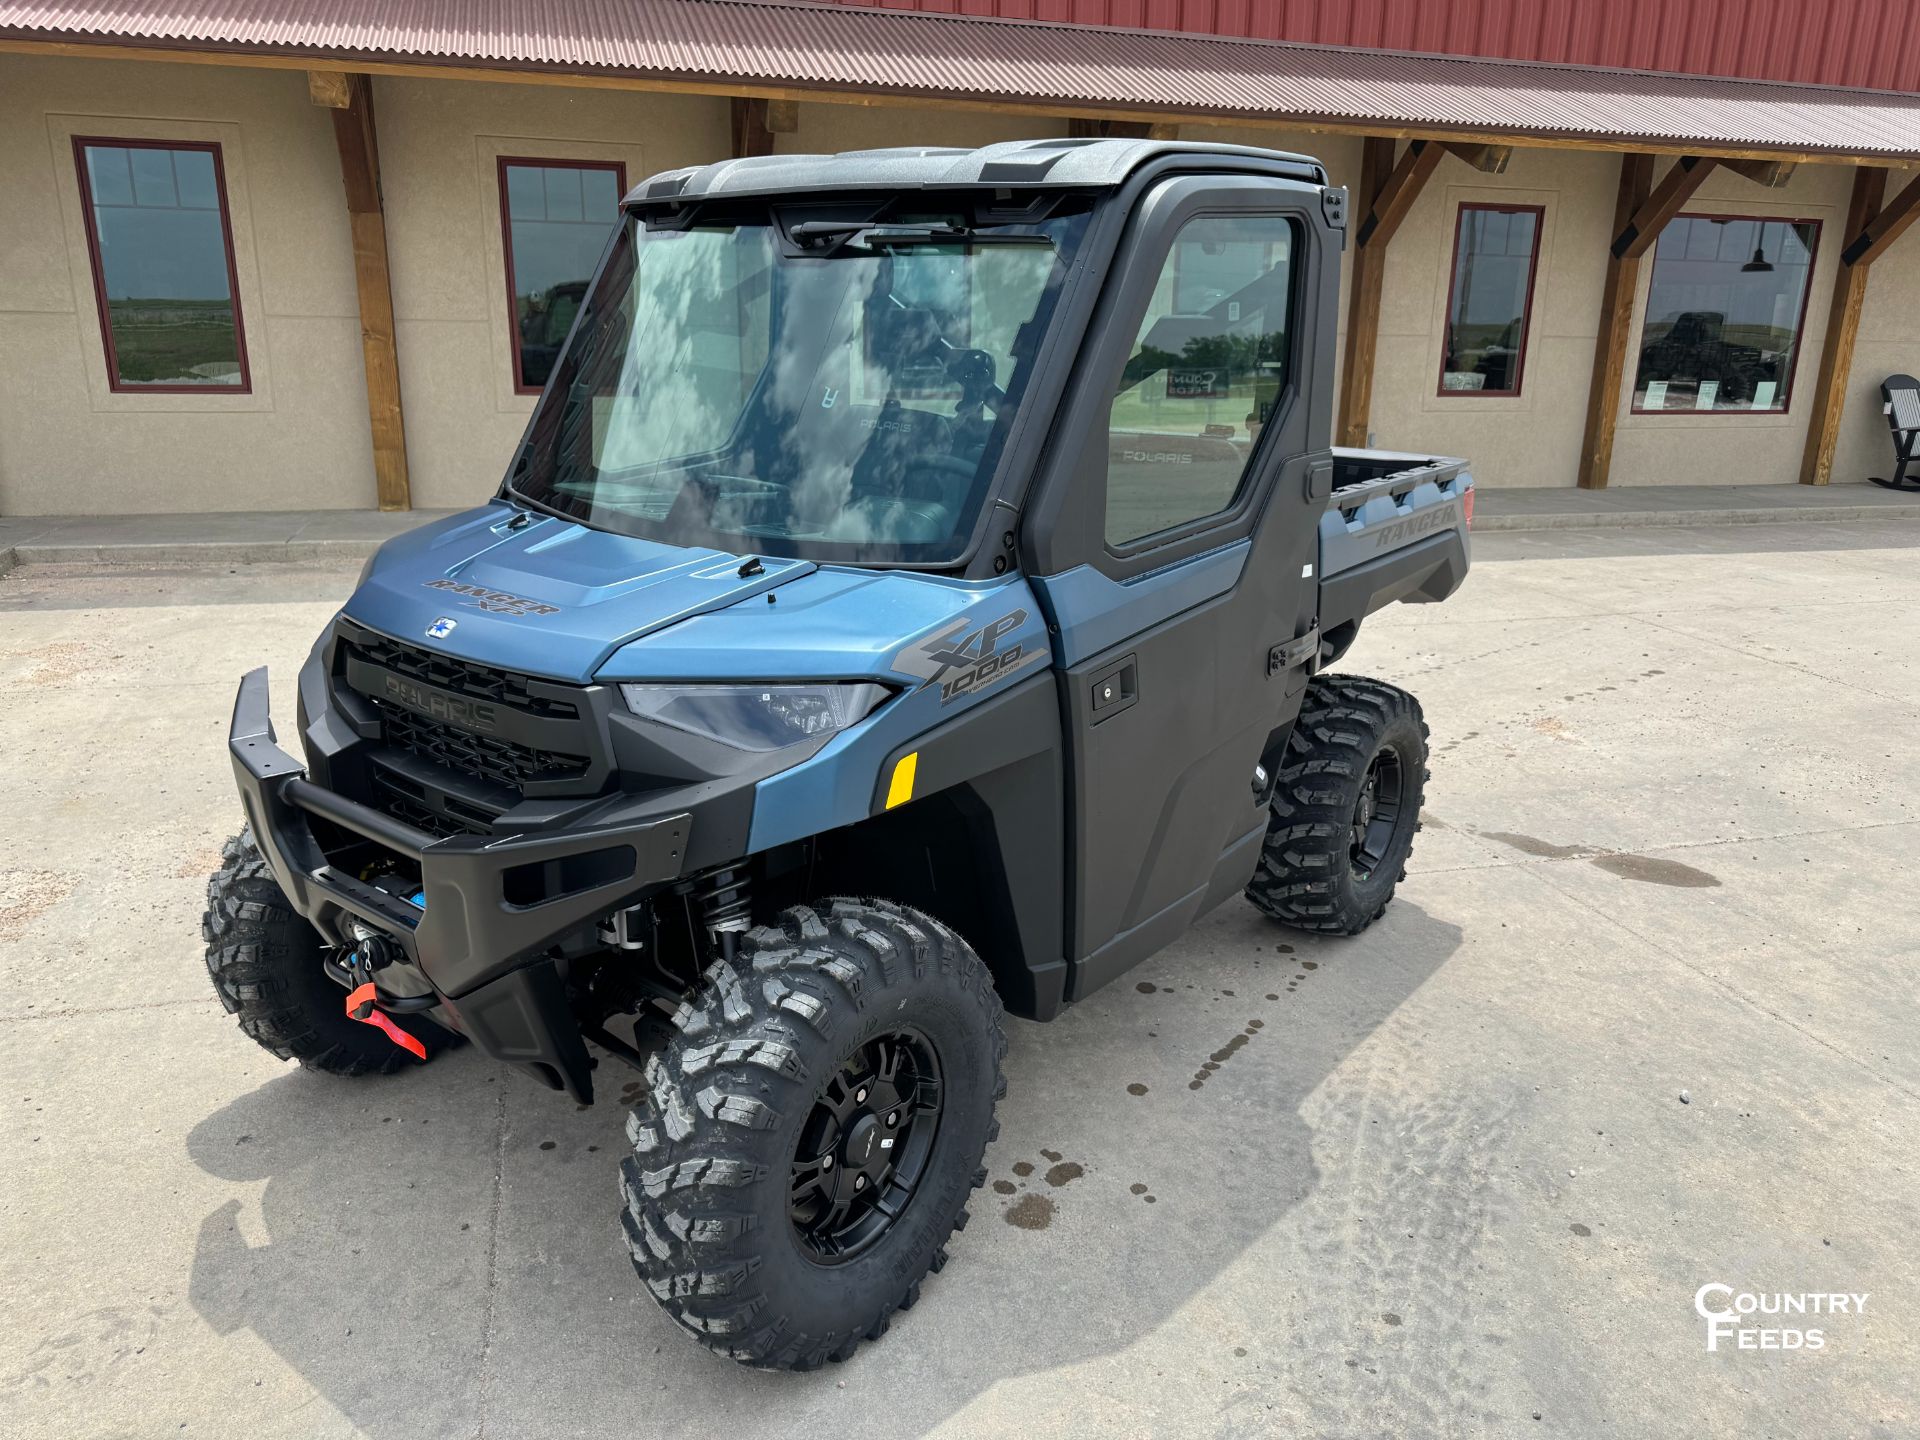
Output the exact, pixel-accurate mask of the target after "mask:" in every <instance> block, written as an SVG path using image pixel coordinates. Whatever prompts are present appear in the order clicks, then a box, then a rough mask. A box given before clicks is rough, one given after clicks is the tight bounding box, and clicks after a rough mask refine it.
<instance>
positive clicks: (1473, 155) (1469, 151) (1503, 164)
mask: <svg viewBox="0 0 1920 1440" xmlns="http://www.w3.org/2000/svg"><path fill="white" fill-rule="evenodd" d="M1447 153H1448V154H1449V155H1451V156H1453V157H1454V158H1455V159H1457V160H1464V161H1466V162H1467V164H1469V165H1471V166H1472V167H1473V168H1474V169H1476V170H1478V171H1480V172H1481V173H1482V174H1484V175H1504V174H1506V173H1507V163H1508V162H1509V161H1510V160H1512V159H1513V147H1512V146H1511V145H1462V144H1460V143H1459V142H1457V141H1449V142H1448V144H1447Z"/></svg>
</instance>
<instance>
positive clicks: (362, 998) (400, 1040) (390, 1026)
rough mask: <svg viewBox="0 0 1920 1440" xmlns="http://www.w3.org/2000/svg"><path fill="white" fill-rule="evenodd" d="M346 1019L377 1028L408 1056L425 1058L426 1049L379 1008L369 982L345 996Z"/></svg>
mask: <svg viewBox="0 0 1920 1440" xmlns="http://www.w3.org/2000/svg"><path fill="white" fill-rule="evenodd" d="M347 1018H348V1019H349V1020H358V1021H359V1022H360V1023H361V1024H362V1025H373V1026H377V1027H378V1028H379V1029H381V1030H382V1031H384V1032H385V1033H386V1037H387V1038H388V1039H389V1040H391V1041H393V1043H394V1044H396V1045H398V1046H399V1047H400V1048H401V1049H402V1050H405V1051H406V1052H407V1053H408V1054H410V1055H413V1056H414V1057H415V1058H416V1059H420V1060H424V1059H426V1058H427V1047H426V1046H424V1045H422V1044H421V1043H420V1042H419V1041H418V1040H416V1039H415V1038H414V1037H413V1036H411V1035H409V1034H408V1033H407V1032H406V1031H404V1030H402V1029H401V1028H400V1027H399V1026H398V1025H396V1024H394V1023H393V1021H392V1020H390V1019H389V1018H388V1017H387V1012H386V1011H384V1010H382V1009H381V1008H380V991H379V988H378V987H377V986H375V984H374V983H373V982H372V981H371V980H369V981H367V983H366V984H364V985H362V986H361V987H360V988H359V989H358V990H355V991H354V992H353V993H352V994H350V995H349V996H347Z"/></svg>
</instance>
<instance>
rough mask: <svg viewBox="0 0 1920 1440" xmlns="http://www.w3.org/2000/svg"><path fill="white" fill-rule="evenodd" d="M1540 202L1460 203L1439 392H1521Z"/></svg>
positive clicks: (1536, 253)
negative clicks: (1534, 203)
mask: <svg viewBox="0 0 1920 1440" xmlns="http://www.w3.org/2000/svg"><path fill="white" fill-rule="evenodd" d="M1542 213H1543V212H1542V211H1541V209H1540V207H1539V206H1537V205H1529V206H1500V205H1462V206H1461V207H1460V222H1459V227H1458V229H1457V230H1456V231H1455V233H1454V245H1453V283H1452V288H1451V289H1450V291H1449V292H1448V296H1447V341H1446V353H1445V355H1444V356H1443V357H1442V359H1441V364H1440V393H1441V394H1443V395H1446V394H1480V395H1518V394H1519V393H1520V372H1521V368H1522V362H1523V360H1524V359H1525V356H1526V349H1527V311H1528V307H1529V305H1530V304H1531V302H1532V299H1533V269H1534V261H1535V258H1536V256H1537V255H1538V252H1539V244H1540V217H1541V215H1542Z"/></svg>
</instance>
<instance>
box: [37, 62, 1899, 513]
mask: <svg viewBox="0 0 1920 1440" xmlns="http://www.w3.org/2000/svg"><path fill="white" fill-rule="evenodd" d="M374 95H375V105H376V109H377V112H378V117H379V127H380V140H381V149H382V161H383V167H384V179H385V194H386V204H387V218H388V229H389V251H390V258H391V264H392V273H393V295H394V308H395V314H396V324H397V335H398V347H399V356H400V378H401V392H402V399H403V403H404V406H405V411H406V421H407V442H408V444H407V449H408V457H409V462H410V467H411V472H412V482H413V495H414V502H415V504H417V505H419V506H423V507H437V506H459V505H467V504H472V503H475V502H477V501H479V500H481V499H483V498H484V497H485V496H487V495H488V494H490V493H491V492H492V490H493V488H494V487H495V485H496V484H497V483H498V481H499V478H500V474H501V471H502V469H503V467H504V464H505V462H506V459H507V456H508V454H509V453H510V451H511V449H512V446H513V444H514V442H515V441H516V439H517V438H518V436H519V435H520V433H521V430H522V428H523V427H524V425H525V422H526V417H527V415H528V413H529V411H530V410H531V408H532V404H533V401H532V399H531V397H528V396H522V395H517V394H515V393H514V390H513V382H512V367H511V361H510V355H509V349H508V347H509V344H510V339H511V328H510V319H509V315H508V304H507V298H506V285H505V276H504V263H503V257H502V253H501V233H500V210H499V193H498V181H497V169H496V162H497V160H498V157H500V156H501V155H503V154H510V155H517V156H527V157H534V158H552V159H582V160H619V161H621V162H623V163H624V164H625V166H626V170H627V177H628V180H629V182H630V183H631V182H635V181H638V180H639V179H641V178H643V177H644V176H646V175H647V174H649V173H651V172H653V171H656V170H661V169H667V168H670V167H673V166H677V165H683V164H689V163H697V162H702V161H706V160H711V159H716V158H719V157H721V156H723V155H724V154H725V152H726V148H727V141H728V108H727V102H726V101H725V99H723V98H720V97H705V96H674V95H660V94H647V93H642V92H621V91H612V90H599V89H588V88H578V89H576V88H566V87H552V86H534V85H518V84H498V85H493V84H476V83H469V82H456V81H436V80H425V79H417V80H416V79H387V78H381V79H377V80H376V81H375V85H374ZM798 117H799V129H798V130H797V131H796V132H793V133H788V134H781V135H778V136H776V137H775V143H776V147H777V148H778V149H779V150H781V151H795V150H809V151H833V150H843V149H857V148H865V147H872V146H881V145H890V144H946V145H964V144H983V143H987V142H989V141H995V140H1010V139H1019V138H1026V137H1033V136H1042V135H1056V134H1061V133H1063V132H1064V131H1065V130H1066V128H1067V122H1066V119H1065V117H1059V118H1050V117H1047V116H1025V115H994V114H990V113H986V112H970V111H942V110H938V109H932V108H912V107H896V106H865V105H835V104H824V103H805V104H802V105H800V106H799V107H798ZM76 133H91V134H102V135H110V136H118V137H126V138H155V139H166V138H174V139H186V140H217V141H218V142H219V143H220V144H221V146H222V151H223V157H224V161H225V169H226V179H227V190H228V201H229V209H230V214H231V219H232V225H233V241H234V260H235V268H236V272H237V275H238V285H239V298H240V303H241V306H242V312H243V317H244V321H245V326H246V335H247V345H248V356H249V360H250V362H251V369H252V373H253V382H254V383H253V393H252V394H250V395H245V396H236V395H212V394H209V395H150V394H148V395H138V394H136V395H116V394H113V393H111V392H110V390H109V388H108V384H107V377H106V366H105V358H104V353H103V349H102V345H101V338H100V333H99V331H100V327H99V319H98V315H97V312H96V308H95V304H94V298H93V290H92V278H91V271H90V268H89V265H88V259H87V251H86V244H85V237H84V230H83V224H82V218H81V209H80V197H79V191H78V186H77V183H76V177H75V175H74V167H73V158H72V148H71V144H70V139H71V136H72V135H74V134H76ZM1184 133H1185V134H1186V135H1187V136H1188V137H1189V138H1193V139H1204V140H1220V141H1231V142H1236V143H1243V144H1253V145H1263V146H1268V147H1272V148H1277V149H1284V150H1296V151H1301V152H1305V153H1307V154H1311V155H1315V156H1317V157H1318V158H1320V159H1321V160H1322V161H1324V162H1325V163H1326V164H1327V166H1328V168H1329V170H1330V171H1331V173H1332V177H1333V179H1334V181H1335V182H1336V183H1341V184H1346V185H1349V186H1351V185H1353V184H1354V183H1355V182H1356V181H1357V179H1358V172H1359V161H1360V148H1361V146H1360V141H1359V140H1358V139H1357V138H1354V137H1351V136H1332V135H1317V134H1310V133H1299V132H1288V131H1282V130H1275V129H1267V128H1259V127H1253V126H1212V127H1189V128H1188V129H1187V130H1186V131H1185V132H1184ZM0 136H4V137H5V142H4V143H0V196H3V197H5V203H0V375H3V376H4V377H5V383H4V384H0V511H4V512H6V513H12V514H35V513H56V512H66V513H74V512H79V513H100V512H122V513H125V512H145V511H189V510H227V509H292V508H299V509H307V508H323V507H359V506H367V505H370V504H372V503H373V499H374V489H373V475H372V460H371V453H370V446H369V442H368V436H367V415H366V400H365V393H364V386H363V378H362V366H361V359H360V348H359V340H358V312H357V306H356V303H355V294H354V279H353V267H352V259H351V251H350V246H349V240H348V234H347V224H346V214H345V207H344V200H343V196H342V193H341V187H340V176H339V165H338V160H337V157H336V154H335V150H334V142H333V132H332V125H331V121H330V117H329V115H328V113H327V112H326V111H324V110H322V109H320V108H319V107H316V106H314V105H313V104H311V102H310V101H309V100H308V98H307V93H306V83H305V79H304V76H303V75H301V74H300V73H299V72H295V71H273V70H243V69H221V68H218V67H213V66H200V65H164V64H136V63H128V62H113V61H94V60H81V59H43V58H27V57H18V56H0ZM1618 164H1619V161H1618V159H1617V157H1615V156H1613V155H1608V154H1600V153H1583V152H1578V151H1565V150H1537V149H1536V150H1527V149H1517V150H1516V151H1515V152H1514V156H1513V160H1512V163H1511V165H1510V167H1509V168H1508V171H1507V173H1506V174H1504V175H1498V176H1490V175H1483V174H1480V173H1478V172H1476V171H1473V170H1471V169H1469V168H1468V167H1467V166H1465V165H1464V164H1463V163H1461V162H1460V161H1458V160H1455V159H1452V158H1449V159H1447V160H1444V161H1443V162H1442V163H1441V167H1440V169H1439V170H1438V171H1437V172H1436V174H1435V175H1434V176H1433V177H1432V179H1431V180H1430V181H1429V183H1428V185H1427V187H1426V189H1425V191H1424V193H1423V194H1422V195H1421V197H1420V199H1419V201H1418V202H1417V203H1416V204H1415V206H1414V207H1413V209H1412V211H1411V212H1410V213H1409V215H1408V217H1407V219H1406V221H1405V223H1404V224H1403V226H1402V227H1401V230H1400V233H1399V234H1398V235H1397V236H1396V237H1395V239H1394V242H1393V245H1392V248H1391V249H1390V251H1389V253H1388V260H1387V269H1386V277H1385V284H1384V287H1383V296H1382V310H1381V337H1380V346H1379V360H1378V371H1377V374H1376V377H1375V384H1374V408H1373V415H1372V417H1371V428H1372V430H1373V434H1374V440H1375V443H1376V444H1379V445H1383V446H1391V447H1395V448H1406V449H1413V450H1426V451H1432V452H1436V453H1450V454H1459V455H1464V456H1466V457H1468V458H1469V459H1470V460H1471V461H1472V462H1473V465H1474V469H1475V473H1476V474H1477V476H1478V477H1479V478H1480V480H1481V482H1482V483H1484V484H1488V485H1570V484H1572V483H1573V481H1574V476H1575V473H1576V471H1577V467H1578V462H1579V450H1580V443H1581V435H1582V429H1583V426H1584V420H1585V410H1586V398H1587V388H1588V382H1589V376H1590V372H1591V367H1592V350H1593V340H1594V329H1595V324H1596V320H1597V312H1598V304H1599V295H1600V287H1601V283H1602V278H1603V275H1604V265H1605V252H1606V244H1607V240H1608V233H1607V232H1608V229H1609V226H1610V222H1611V219H1612V208H1613V201H1614V191H1615V183H1616V179H1617V176H1618V173H1619V172H1618ZM1850 183H1851V174H1850V172H1849V171H1847V170H1846V169H1844V168H1839V167H1823V166H1803V167H1801V168H1800V169H1799V170H1798V171H1797V172H1796V173H1795V175H1794V176H1793V179H1792V181H1791V182H1790V183H1789V185H1788V186H1786V187H1785V188H1783V189H1782V190H1779V191H1773V192H1769V191H1765V190H1762V189H1760V188H1759V187H1757V186H1755V185H1753V184H1752V183H1751V182H1749V181H1746V180H1743V179H1741V178H1739V177H1738V176H1735V175H1731V174H1726V173H1720V174H1717V175H1715V176H1714V177H1713V178H1712V179H1710V180H1709V182H1708V183H1707V185H1706V186H1704V187H1703V189H1702V192H1701V194H1700V195H1699V196H1698V197H1696V199H1695V200H1694V201H1693V202H1692V204H1691V205H1690V206H1689V208H1690V209H1694V210H1708V211H1714V210H1718V211H1722V212H1725V213H1749V214H1751V213H1767V214H1775V215H1781V216H1794V217H1810V218H1814V219H1818V220H1820V221H1821V223H1822V230H1821V236H1820V243H1819V253H1818V255H1817V257H1816V264H1815V273H1814V276H1813V283H1812V287H1811V292H1810V295H1809V299H1808V305H1807V315H1806V320H1805V326H1804V330H1803V337H1804V338H1803V349H1802V354H1801V357H1800V361H1799V370H1798V374H1797V376H1796V379H1795V384H1794V387H1793V395H1792V408H1791V410H1790V411H1789V413H1788V414H1786V415H1784V416H1752V415H1711V414H1708V415H1693V414H1673V415H1646V416H1636V415H1633V414H1631V413H1630V397H1629V396H1628V395H1625V394H1623V395H1622V396H1621V398H1620V402H1619V403H1620V422H1619V432H1618V437H1617V439H1616V443H1615V452H1614V455H1615V458H1614V471H1613V483H1614V484H1616V485H1635V484H1660V483H1690V484H1701V483H1728V484H1731V483H1755V482H1780V483H1787V482H1791V481H1792V480H1794V479H1795V478H1796V477H1797V475H1798V470H1799V463H1800V454H1801V451H1802V449H1803V447H1804V442H1805V437H1806V431H1807V424H1808V418H1809V416H1810V414H1811V411H1812V406H1813V388H1814V376H1815V374H1816V371H1817V366H1818V357H1819V347H1820V344H1821V343H1822V340H1823V338H1824V333H1825V323H1826V312H1827V307H1828V303H1829V295H1830V292H1831V288H1832V276H1833V271H1834V267H1835V264H1836V262H1837V255H1838V251H1839V248H1840V236H1839V229H1840V221H1841V220H1842V218H1843V217H1844V212H1845V206H1846V201H1847V194H1848V187H1849V185H1850ZM1475 200H1487V201H1507V202H1515V203H1528V204H1539V205H1542V206H1544V207H1545V216H1544V221H1543V225H1542V230H1541V236H1540V252H1539V266H1538V272H1537V276H1536V280H1535V287H1534V298H1533V308H1532V312H1531V316H1530V326H1531V329H1530V335H1529V339H1528V347H1527V358H1526V369H1525V381H1524V386H1523V389H1522V393H1521V394H1520V395H1519V396H1516V397H1512V398H1502V397H1485V396H1474V395H1446V396H1442V395H1439V394H1436V393H1435V392H1436V389H1437V381H1438V375H1439V371H1440V363H1441V351H1442V346H1443V337H1444V333H1445V323H1446V314H1445V309H1446V301H1447V280H1448V275H1449V269H1450V266H1451V263H1452V243H1453V229H1454V221H1455V217H1456V214H1457V212H1458V209H1459V206H1460V205H1461V204H1462V203H1465V202H1469V201H1475ZM1650 272H1651V266H1647V267H1643V278H1642V282H1641V295H1640V297H1639V301H1638V303H1637V304H1636V323H1635V331H1634V334H1633V336H1632V337H1631V344H1632V345H1633V346H1634V347H1635V351H1636V353H1637V346H1638V340H1639V335H1638V314H1639V312H1640V310H1641V309H1642V308H1643V307H1644V297H1645V290H1646V285H1647V280H1648V278H1650ZM1345 288H1346V279H1345V276H1344V274H1343V278H1342V294H1343V297H1344V294H1345ZM1916 304H1920V242H1912V241H1908V242H1905V243H1901V244H1896V245H1895V246H1894V247H1893V248H1892V250H1891V251H1890V253H1889V254H1888V255H1887V256H1886V257H1885V258H1884V259H1882V260H1881V261H1880V262H1879V264H1878V265H1877V266H1876V267H1875V269H1874V272H1873V276H1872V281H1871V284H1870V286H1869V290H1868V296H1867V305H1866V311H1865V317H1864V319H1863V322H1862V325H1861V333H1860V340H1859V348H1858V351H1857V354H1856V358H1855V366H1854V372H1853V379H1852V382H1851V385H1850V387H1849V392H1848V407H1847V412H1846V418H1845V425H1844V428H1843V432H1842V435H1841V437H1840V443H1839V447H1838V452H1837V455H1836V460H1835V467H1834V478H1835V479H1836V480H1853V479H1859V478H1862V477H1863V476H1865V475H1866V474H1868V473H1874V472H1879V473H1884V472H1885V470H1886V468H1887V462H1886V459H1885V457H1886V453H1887V448H1888V442H1887V437H1886V428H1885V424H1884V421H1883V420H1882V418H1881V415H1880V404H1879V396H1878V390H1877V386H1878V383H1879V380H1880V378H1881V377H1882V376H1883V375H1885V374H1886V373H1888V372H1889V371H1894V370H1905V371H1909V372H1914V373H1920V335H1916V334H1915V333H1914V332H1913V330H1912V327H1911V325H1910V323H1909V316H1910V315H1911V314H1912V312H1913V310H1914V308H1915V306H1916ZM1344 313H1345V305H1344V299H1343V303H1342V306H1341V314H1342V316H1343V317H1344ZM1342 338H1343V339H1344V337H1342Z"/></svg>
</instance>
